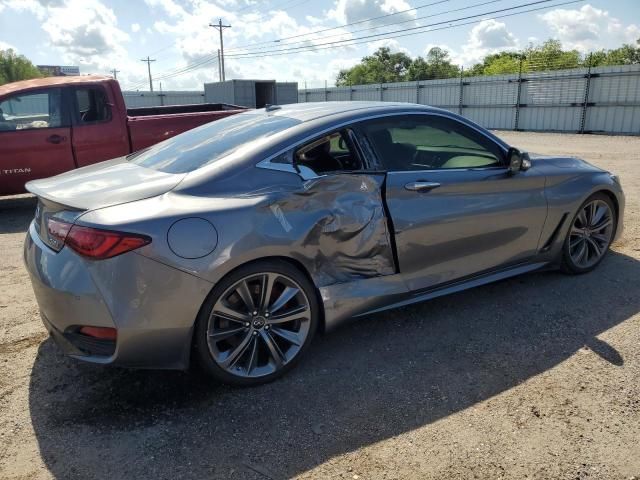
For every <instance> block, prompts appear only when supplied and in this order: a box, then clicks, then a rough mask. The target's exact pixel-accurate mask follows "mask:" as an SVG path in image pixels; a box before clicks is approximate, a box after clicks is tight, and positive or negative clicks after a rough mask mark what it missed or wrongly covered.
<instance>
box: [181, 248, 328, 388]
mask: <svg viewBox="0 0 640 480" xmlns="http://www.w3.org/2000/svg"><path fill="white" fill-rule="evenodd" d="M272 274H274V275H276V276H277V275H280V276H281V277H276V278H278V279H282V280H283V281H284V280H285V279H286V280H291V281H293V282H295V284H297V286H299V289H300V290H302V292H303V293H304V296H305V297H306V298H305V300H307V301H308V307H309V312H308V313H309V314H308V318H305V319H304V322H305V332H306V337H305V338H304V343H302V345H301V346H296V347H295V348H296V352H295V356H294V357H293V358H291V359H289V360H287V361H286V363H284V364H282V365H281V366H279V367H273V366H272V367H273V368H276V370H275V371H273V372H271V373H267V374H265V375H260V376H252V377H250V376H246V375H248V374H249V373H250V372H251V367H246V370H247V371H248V372H249V373H247V372H240V371H239V373H238V374H234V373H230V372H229V371H228V370H229V368H232V367H227V369H225V368H223V367H222V366H221V365H220V364H219V363H218V361H216V359H215V358H214V355H215V353H214V349H217V345H218V344H215V346H213V347H212V344H211V341H210V340H209V338H210V337H211V334H210V332H212V331H215V330H214V329H215V323H214V324H212V325H210V323H211V322H216V320H214V319H213V318H214V317H215V318H218V321H220V317H217V316H215V315H212V314H213V309H214V306H216V305H218V306H219V305H220V304H219V303H217V302H218V301H219V300H221V301H223V302H226V300H223V299H221V296H223V295H224V296H225V298H230V295H234V294H235V293H236V292H237V291H236V290H230V289H232V287H234V288H235V285H236V284H238V282H242V281H243V280H245V281H247V282H249V285H253V283H251V282H254V283H255V282H257V281H258V280H256V278H257V277H260V276H262V275H272ZM273 288H275V287H273ZM265 290H267V289H265ZM230 291H231V292H232V293H231V294H229V292H230ZM275 293H276V294H277V292H275ZM256 295H261V293H254V292H252V293H251V297H252V299H253V300H255V299H256V298H257V297H256ZM301 298H302V297H301ZM286 305H287V304H285V306H286ZM267 311H268V310H267ZM252 318H261V319H263V315H262V314H259V315H258V316H257V317H252ZM275 318H276V317H275V316H274V317H273V319H275ZM273 319H272V320H273ZM222 320H223V321H224V320H225V319H224V318H222ZM263 320H264V319H263ZM267 321H268V320H267ZM319 321H320V307H319V304H318V297H317V294H316V289H315V287H314V285H313V284H312V283H311V281H310V280H309V278H308V277H307V276H306V275H305V274H304V273H303V272H301V271H300V270H299V269H298V268H296V267H295V266H294V265H292V264H290V263H288V262H286V261H276V260H260V261H256V262H253V263H250V264H247V265H244V266H242V267H239V268H237V269H236V270H234V271H233V272H231V273H230V274H229V275H227V276H226V277H224V278H223V279H222V280H221V281H220V282H219V283H218V284H217V285H216V286H215V287H214V288H213V290H212V291H211V293H210V294H209V296H208V297H207V300H206V301H205V302H204V304H203V306H202V308H201V309H200V313H199V314H198V318H197V320H196V325H195V329H194V347H195V355H196V358H197V361H198V363H199V365H200V367H201V368H202V369H203V370H204V372H205V373H207V374H208V375H210V376H211V377H213V378H214V379H216V380H218V381H221V382H223V383H226V384H229V385H234V386H241V387H250V386H256V385H261V384H264V383H268V382H271V381H273V380H275V379H276V378H279V377H281V376H282V375H284V374H285V373H287V372H288V371H289V370H291V369H292V368H293V367H295V366H296V364H297V363H298V362H299V361H300V359H301V358H302V356H303V355H304V354H305V352H306V351H307V349H308V347H309V345H310V344H311V341H312V340H313V336H314V334H315V332H316V330H317V328H318V323H319ZM227 323H228V322H227ZM229 325H230V324H229ZM245 325H246V324H245ZM242 327H243V325H242V324H240V328H242ZM278 327H279V325H272V330H271V332H267V331H263V332H260V331H258V332H257V333H255V332H254V330H258V329H257V328H254V324H253V323H252V325H251V327H245V328H244V329H243V331H242V332H240V333H238V334H237V335H238V336H243V340H242V342H244V341H245V340H246V338H247V337H246V336H244V331H250V332H249V333H253V334H254V335H256V339H255V340H249V341H253V342H256V343H259V344H260V346H257V347H255V348H257V349H262V356H263V357H265V352H264V350H265V349H266V357H268V358H267V359H268V360H269V361H271V360H272V359H271V357H269V352H270V350H269V348H267V346H266V342H267V340H262V338H263V337H262V335H263V334H264V335H267V334H270V337H269V338H270V339H271V340H272V341H274V340H278V341H279V342H281V341H282V339H281V338H276V336H274V335H273V333H275V330H276V329H279V328H278ZM260 328H263V329H265V330H266V329H267V328H269V327H267V326H266V325H265V326H264V327H260ZM212 329H213V330H212ZM237 329H239V328H237ZM223 333H224V330H223ZM247 335H249V334H247ZM225 341H226V340H223V341H222V342H225ZM275 343H277V342H275ZM270 346H272V344H270ZM235 347H236V346H232V347H230V348H229V350H230V351H233V349H234V348H235ZM247 348H251V347H247ZM280 351H281V350H280V349H278V352H280ZM216 353H217V352H216ZM223 353H224V352H223ZM244 355H251V357H250V358H248V359H246V358H245V360H247V361H245V362H244V363H249V364H250V363H251V362H252V360H253V358H252V357H253V354H250V352H249V353H242V354H240V355H238V358H241V357H243V356H244ZM256 356H257V355H256ZM280 359H281V360H282V359H283V357H280ZM238 363H240V362H238ZM235 368H236V369H237V370H240V367H235Z"/></svg>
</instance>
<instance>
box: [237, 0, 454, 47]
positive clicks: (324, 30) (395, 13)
mask: <svg viewBox="0 0 640 480" xmlns="http://www.w3.org/2000/svg"><path fill="white" fill-rule="evenodd" d="M450 1H451V0H438V1H436V2H432V3H426V4H424V5H419V6H417V7H413V8H408V9H406V10H400V11H399V12H392V13H387V14H384V15H379V16H377V17H369V18H365V19H363V20H358V21H356V22H351V23H346V24H344V25H338V26H337V27H330V28H323V29H320V30H314V31H313V32H307V33H299V34H297V35H291V36H289V37H282V38H278V39H276V40H267V41H265V42H257V43H249V44H246V45H240V46H239V47H234V48H232V49H229V50H230V51H231V50H241V49H243V48H246V47H252V46H255V45H266V44H270V43H279V42H282V41H283V40H290V39H292V38H300V37H306V36H309V35H315V34H317V33H324V32H329V31H331V30H338V29H340V28H345V27H352V26H354V25H360V24H362V23H368V22H372V21H374V20H380V19H381V18H388V17H393V16H395V15H401V14H403V13H407V12H411V11H413V10H420V9H423V8H427V7H433V6H434V5H440V4H441V3H448V2H450ZM443 13H449V12H448V11H447V12H443Z"/></svg>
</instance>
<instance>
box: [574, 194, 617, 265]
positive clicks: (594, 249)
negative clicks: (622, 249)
mask: <svg viewBox="0 0 640 480" xmlns="http://www.w3.org/2000/svg"><path fill="white" fill-rule="evenodd" d="M612 236H613V212H612V211H611V207H610V206H609V205H608V204H607V203H606V202H605V201H603V200H600V199H596V200H593V201H591V202H589V203H587V204H586V205H584V206H583V207H582V208H581V210H580V212H579V213H578V215H576V217H575V219H574V220H573V225H571V233H570V235H569V255H570V256H571V260H572V261H573V263H574V264H575V265H576V266H578V267H580V268H589V267H591V266H593V265H595V264H596V263H597V262H598V261H599V260H600V259H601V258H602V256H603V255H604V254H605V253H606V251H607V249H608V248H609V244H610V243H611V238H612Z"/></svg>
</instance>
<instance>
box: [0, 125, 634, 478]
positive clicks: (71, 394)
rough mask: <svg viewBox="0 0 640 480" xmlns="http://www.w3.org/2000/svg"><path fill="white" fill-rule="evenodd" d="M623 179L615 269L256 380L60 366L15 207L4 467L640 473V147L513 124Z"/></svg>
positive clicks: (529, 145)
mask: <svg viewBox="0 0 640 480" xmlns="http://www.w3.org/2000/svg"><path fill="white" fill-rule="evenodd" d="M499 134H500V135H502V136H503V137H504V138H505V139H507V141H509V142H510V143H512V144H513V145H516V146H519V147H521V148H524V149H528V150H530V151H532V152H537V153H550V154H554V153H560V154H571V155H577V156H581V157H583V158H585V159H587V160H589V161H591V162H593V163H595V164H596V165H599V166H601V167H604V168H607V169H610V170H612V171H614V172H616V173H618V174H619V175H620V177H621V179H622V183H623V186H624V187H625V190H626V195H627V211H626V218H625V222H626V231H625V235H624V237H623V238H622V240H621V241H620V242H618V243H617V244H616V245H614V247H613V252H611V254H610V255H609V256H608V258H607V259H606V260H605V262H604V263H603V264H602V265H601V266H600V268H599V269H598V270H597V271H596V272H594V273H591V274H588V275H584V276H579V277H568V276H564V275H562V274H559V273H554V272H550V273H535V274H530V275H526V276H522V277H519V278H515V279H512V280H508V281H504V282H500V283H497V284H493V285H488V286H485V287H480V288H476V289H474V290H470V291H467V292H464V293H460V294H456V295H453V296H449V297H445V298H441V299H437V300H434V301H431V302H428V303H425V304H422V305H415V306H411V307H407V308H403V309H399V310H395V311H391V312H386V313H381V314H377V315H372V316H371V317H369V318H367V319H366V320H363V321H360V322H359V323H355V324H351V325H349V326H346V327H344V328H341V329H340V330H338V331H336V332H334V333H332V334H330V335H326V336H323V337H320V338H318V339H317V340H316V342H315V343H314V345H313V346H312V348H311V351H310V352H309V355H308V356H307V358H306V359H305V361H303V362H302V363H301V364H300V365H299V367H298V368H296V369H295V370H294V371H293V372H291V373H290V374H289V375H288V376H287V377H286V378H284V379H282V380H280V381H277V382H275V383H272V384H270V385H266V386H263V387H259V388H254V389H245V390H235V389H231V388H227V387H224V386H220V385H215V384H211V383H209V382H207V381H206V379H203V378H202V377H201V376H199V375H197V374H185V373H179V372H151V371H127V370H120V369H114V368H98V367H94V366H91V365H84V364H81V363H78V362H75V361H72V360H70V359H67V358H64V357H63V356H62V355H61V354H60V352H59V351H58V349H57V348H56V346H55V345H54V344H53V342H52V341H51V340H50V339H48V337H47V334H46V332H45V330H44V328H43V327H42V325H41V323H40V320H39V318H38V309H37V306H36V303H35V300H34V297H33V293H32V291H31V286H30V284H29V281H28V278H27V274H26V272H25V270H24V268H23V266H22V259H21V248H22V241H23V238H24V235H25V231H26V229H27V225H28V223H29V221H30V219H31V216H32V214H33V210H34V200H33V198H30V197H26V196H23V197H13V198H9V199H0V252H2V262H1V264H0V478H3V479H18V478H25V479H26V478H28V479H41V478H42V479H48V478H60V479H67V478H71V479H73V478H79V479H92V478H116V479H120V478H156V479H161V478H178V477H182V478H198V479H204V478H225V479H227V478H229V479H234V478H238V479H240V478H241V479H278V478H291V477H299V478H313V479H327V478H348V479H357V478H360V479H382V478H384V479H395V478H398V479H401V478H402V479H404V478H420V479H429V478H492V479H494V478H518V479H521V478H540V479H548V478H567V479H594V478H596V479H598V478H601V479H616V478H624V479H629V478H632V477H634V476H635V477H638V478H640V477H639V476H640V442H639V439H640V383H639V382H638V380H639V378H640V353H639V350H638V346H639V344H640V314H639V313H638V312H639V311H640V263H639V260H640V241H639V237H640V195H639V192H640V174H639V173H638V168H639V165H640V154H639V153H638V152H640V138H633V137H605V136H578V135H554V134H532V133H513V132H501V133H499Z"/></svg>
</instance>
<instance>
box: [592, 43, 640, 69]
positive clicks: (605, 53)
mask: <svg viewBox="0 0 640 480" xmlns="http://www.w3.org/2000/svg"><path fill="white" fill-rule="evenodd" d="M588 62H590V63H591V66H592V67H602V66H606V65H637V64H640V39H638V40H637V41H636V45H631V44H628V43H625V44H624V45H622V46H621V47H619V48H614V49H611V50H604V49H603V50H599V51H597V52H593V53H592V54H591V55H590V56H588V57H587V58H586V59H585V64H587V63H588Z"/></svg>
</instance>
